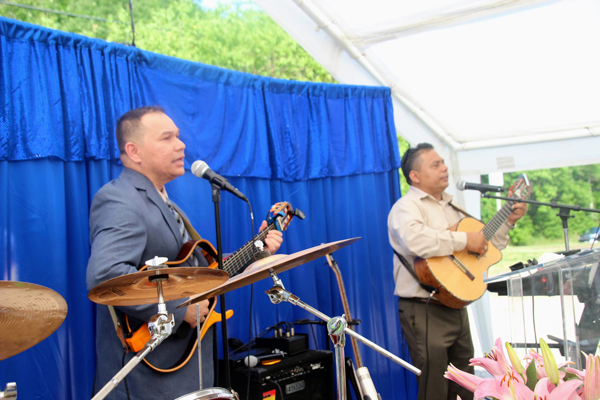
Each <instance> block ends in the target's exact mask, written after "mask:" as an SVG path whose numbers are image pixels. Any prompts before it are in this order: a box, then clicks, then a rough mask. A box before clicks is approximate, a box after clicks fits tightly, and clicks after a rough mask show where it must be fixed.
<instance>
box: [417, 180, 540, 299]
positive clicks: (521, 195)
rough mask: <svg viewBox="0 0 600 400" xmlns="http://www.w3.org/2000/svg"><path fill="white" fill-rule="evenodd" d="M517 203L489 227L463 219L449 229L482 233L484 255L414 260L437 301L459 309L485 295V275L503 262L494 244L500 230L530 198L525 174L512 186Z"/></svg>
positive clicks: (501, 212)
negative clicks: (485, 242)
mask: <svg viewBox="0 0 600 400" xmlns="http://www.w3.org/2000/svg"><path fill="white" fill-rule="evenodd" d="M510 190H511V191H512V196H510V197H511V198H512V199H514V200H508V201H506V203H505V204H504V206H503V207H502V208H501V209H500V210H499V211H498V212H497V213H496V215H494V217H493V218H492V219H491V220H490V222H488V223H487V224H485V225H484V224H483V223H482V222H481V221H478V220H476V219H475V218H470V217H467V218H463V219H461V220H460V221H459V222H458V223H456V224H455V225H454V226H453V227H451V228H450V230H454V231H457V232H483V234H484V235H485V238H486V239H487V240H488V249H487V251H486V252H485V253H484V254H483V255H479V254H476V253H472V252H470V251H468V250H466V249H464V250H461V251H455V252H454V254H452V255H450V256H442V257H430V258H427V259H422V258H417V259H415V272H416V274H417V277H418V278H419V280H420V281H421V283H424V284H425V285H429V286H432V287H434V288H435V289H437V290H439V293H437V294H436V295H435V298H436V299H437V300H439V301H440V302H441V303H442V304H444V305H446V306H447V307H450V308H455V309H460V308H463V307H465V306H467V305H469V304H471V303H472V302H474V301H475V300H477V299H479V298H480V297H481V296H483V294H484V293H485V291H486V289H487V285H486V284H485V283H484V282H483V273H484V272H485V271H487V270H488V268H489V267H491V266H492V265H494V264H496V263H497V262H498V261H500V260H501V259H502V253H500V250H498V249H497V248H496V246H494V245H493V244H492V242H491V239H492V237H494V234H495V233H496V232H497V231H498V229H499V228H500V227H501V226H502V224H504V223H505V222H506V220H507V219H508V216H509V215H510V214H511V213H512V205H513V204H515V203H517V202H518V200H519V199H527V198H528V197H529V196H530V195H531V193H532V189H531V185H530V184H529V180H528V179H527V176H526V175H525V174H522V175H521V176H520V177H519V179H517V180H516V182H515V183H514V184H513V185H512V186H511V187H510Z"/></svg>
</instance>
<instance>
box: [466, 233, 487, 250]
mask: <svg viewBox="0 0 600 400" xmlns="http://www.w3.org/2000/svg"><path fill="white" fill-rule="evenodd" d="M466 234H467V250H469V251H470V252H472V253H477V254H484V253H485V252H486V251H487V245H488V241H487V239H486V238H485V235H484V234H483V233H482V232H466Z"/></svg>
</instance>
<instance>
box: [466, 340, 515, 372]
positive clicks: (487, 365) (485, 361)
mask: <svg viewBox="0 0 600 400" xmlns="http://www.w3.org/2000/svg"><path fill="white" fill-rule="evenodd" d="M503 347H504V346H502V339H500V338H498V339H496V343H495V345H494V347H492V350H491V351H490V353H489V354H486V355H485V357H478V358H471V364H470V365H472V366H478V367H482V368H483V369H485V370H486V371H487V372H489V373H490V374H492V375H493V376H494V378H499V379H502V377H503V376H504V375H506V372H507V371H513V368H512V366H510V363H509V362H508V361H507V359H506V356H505V355H504V350H503Z"/></svg>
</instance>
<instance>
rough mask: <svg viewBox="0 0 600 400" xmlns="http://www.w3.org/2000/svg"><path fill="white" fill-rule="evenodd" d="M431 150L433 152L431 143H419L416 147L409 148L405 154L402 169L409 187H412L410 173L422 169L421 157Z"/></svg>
mask: <svg viewBox="0 0 600 400" xmlns="http://www.w3.org/2000/svg"><path fill="white" fill-rule="evenodd" d="M429 150H433V146H432V145H430V144H429V143H419V144H418V145H417V146H416V147H409V148H408V150H406V152H405V153H404V156H402V161H401V164H400V165H401V167H402V174H403V175H404V177H405V178H406V182H408V184H409V185H412V180H411V179H410V171H417V170H418V169H419V168H421V163H420V160H419V156H420V155H421V153H423V152H425V151H429Z"/></svg>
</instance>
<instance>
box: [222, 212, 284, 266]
mask: <svg viewBox="0 0 600 400" xmlns="http://www.w3.org/2000/svg"><path fill="white" fill-rule="evenodd" d="M272 229H275V223H273V224H271V225H269V226H268V227H267V228H265V229H264V230H263V231H262V232H260V233H259V234H258V235H256V236H255V237H254V238H253V239H252V240H250V241H249V242H247V243H246V244H245V245H243V246H242V247H241V248H240V249H239V250H237V251H235V252H234V253H233V254H231V256H229V258H227V260H225V261H224V262H223V270H224V271H225V272H227V273H228V274H229V275H230V276H233V275H232V274H233V273H235V272H237V271H238V270H239V269H240V268H242V267H243V266H244V265H246V264H247V262H248V261H249V260H250V259H251V258H252V257H254V253H255V250H254V249H256V247H255V246H254V242H256V241H257V240H264V238H265V237H266V236H267V233H268V232H269V231H271V230H272ZM230 266H231V268H230Z"/></svg>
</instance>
